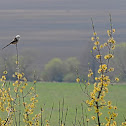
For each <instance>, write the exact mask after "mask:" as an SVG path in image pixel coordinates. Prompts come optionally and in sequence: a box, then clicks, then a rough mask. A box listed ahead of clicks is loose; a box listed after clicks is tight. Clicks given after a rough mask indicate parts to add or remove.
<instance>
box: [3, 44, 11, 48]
mask: <svg viewBox="0 0 126 126" xmlns="http://www.w3.org/2000/svg"><path fill="white" fill-rule="evenodd" d="M10 44H11V43H9V44H8V45H6V46H4V47H3V48H2V49H4V48H6V47H7V46H9V45H10Z"/></svg>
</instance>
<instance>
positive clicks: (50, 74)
mask: <svg viewBox="0 0 126 126" xmlns="http://www.w3.org/2000/svg"><path fill="white" fill-rule="evenodd" d="M63 77H64V64H63V61H62V60H61V59H59V58H54V59H52V60H51V61H49V62H48V63H47V64H46V65H45V68H44V73H43V80H44V81H58V82H62V81H63Z"/></svg>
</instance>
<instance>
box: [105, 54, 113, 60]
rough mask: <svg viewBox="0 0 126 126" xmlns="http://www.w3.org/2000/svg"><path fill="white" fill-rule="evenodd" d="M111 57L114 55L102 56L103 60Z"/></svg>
mask: <svg viewBox="0 0 126 126" xmlns="http://www.w3.org/2000/svg"><path fill="white" fill-rule="evenodd" d="M113 57H114V55H112V54H108V55H105V56H104V59H110V58H113Z"/></svg>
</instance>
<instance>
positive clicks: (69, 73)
mask: <svg viewBox="0 0 126 126" xmlns="http://www.w3.org/2000/svg"><path fill="white" fill-rule="evenodd" d="M64 65H65V69H66V73H65V75H64V79H63V80H64V81H67V82H75V81H76V78H77V70H78V69H79V65H80V61H79V60H78V59H77V58H76V57H70V58H68V59H67V60H65V61H64Z"/></svg>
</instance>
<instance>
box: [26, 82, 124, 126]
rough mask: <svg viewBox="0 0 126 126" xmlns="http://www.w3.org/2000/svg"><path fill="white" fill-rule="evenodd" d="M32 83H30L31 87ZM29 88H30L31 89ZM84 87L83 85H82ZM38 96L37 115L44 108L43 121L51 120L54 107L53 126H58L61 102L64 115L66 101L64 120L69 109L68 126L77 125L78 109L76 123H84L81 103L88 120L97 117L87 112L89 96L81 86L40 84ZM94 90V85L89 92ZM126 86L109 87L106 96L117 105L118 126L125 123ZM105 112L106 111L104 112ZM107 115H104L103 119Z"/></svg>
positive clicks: (73, 84) (72, 84)
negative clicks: (86, 102) (86, 103)
mask: <svg viewBox="0 0 126 126" xmlns="http://www.w3.org/2000/svg"><path fill="white" fill-rule="evenodd" d="M30 85H31V83H29V86H30ZM29 86H28V87H29ZM82 86H83V85H82ZM36 89H37V94H39V97H38V100H39V102H38V103H37V104H38V105H37V107H36V109H35V113H38V112H39V111H40V108H41V107H42V108H43V109H44V112H43V120H49V118H50V113H51V110H52V106H54V107H53V111H52V116H51V119H50V123H51V126H58V121H59V102H60V106H61V109H60V111H61V112H60V113H61V115H62V105H63V99H64V111H63V115H64V116H63V120H64V118H65V113H66V109H67V107H68V114H67V119H66V125H67V126H73V124H74V123H75V115H76V108H77V116H76V117H77V119H76V123H77V125H79V123H78V122H79V121H80V122H82V120H81V117H82V107H81V103H83V105H84V114H85V115H87V118H89V119H90V120H91V116H92V115H95V114H94V113H92V111H91V112H87V106H86V105H85V103H84V102H83V100H86V99H87V96H86V95H85V94H84V93H83V92H82V90H81V88H80V85H79V84H77V83H57V82H53V83H51V82H38V83H37V85H36ZM92 89H93V85H90V86H89V91H91V90H92ZM125 92H126V84H116V85H113V86H112V85H110V86H109V93H108V94H107V95H106V99H107V100H110V101H112V105H113V106H114V105H117V107H118V109H117V113H118V117H117V120H118V121H117V123H118V125H119V124H121V122H122V121H124V117H123V115H125V117H126V93H125ZM104 112H105V110H104ZM105 115H106V114H103V117H104V116H105ZM89 125H90V126H91V125H92V126H93V124H92V120H91V121H90V122H89Z"/></svg>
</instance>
